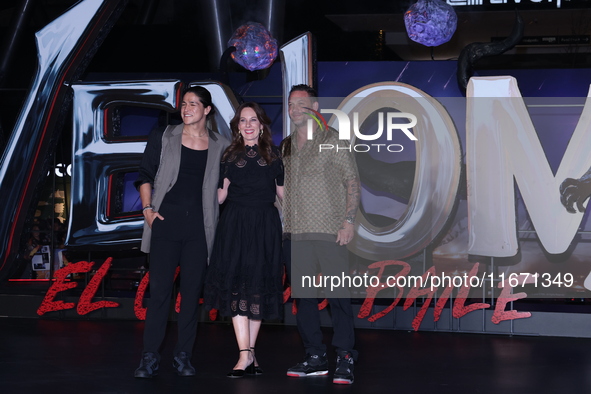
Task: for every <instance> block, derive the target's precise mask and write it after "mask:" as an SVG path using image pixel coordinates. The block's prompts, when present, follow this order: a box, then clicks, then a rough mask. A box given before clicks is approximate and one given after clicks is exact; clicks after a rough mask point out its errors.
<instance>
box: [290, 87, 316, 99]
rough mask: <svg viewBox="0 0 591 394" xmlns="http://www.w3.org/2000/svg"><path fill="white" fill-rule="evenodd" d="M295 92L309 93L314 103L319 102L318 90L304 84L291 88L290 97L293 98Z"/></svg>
mask: <svg viewBox="0 0 591 394" xmlns="http://www.w3.org/2000/svg"><path fill="white" fill-rule="evenodd" d="M293 92H306V93H308V96H310V97H311V98H312V102H316V101H318V100H316V99H317V98H318V93H317V92H316V89H314V88H313V87H311V86H308V85H305V84H303V83H302V84H299V85H293V86H292V87H291V90H290V91H289V95H290V96H291V94H292V93H293Z"/></svg>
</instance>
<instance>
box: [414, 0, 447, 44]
mask: <svg viewBox="0 0 591 394" xmlns="http://www.w3.org/2000/svg"><path fill="white" fill-rule="evenodd" d="M404 25H405V26H406V33H407V34H408V37H409V38H410V39H411V40H413V41H415V42H418V43H419V44H423V45H426V46H428V47H436V46H438V45H441V44H444V43H446V42H448V41H449V40H450V39H451V37H452V36H453V35H454V32H455V31H456V27H457V25H458V16H457V15H456V11H455V10H454V9H453V7H452V6H451V5H449V4H447V3H446V2H445V1H443V0H419V1H417V2H416V3H414V4H413V5H411V6H410V8H409V9H408V11H406V13H405V14H404Z"/></svg>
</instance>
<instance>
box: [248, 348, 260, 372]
mask: <svg viewBox="0 0 591 394" xmlns="http://www.w3.org/2000/svg"><path fill="white" fill-rule="evenodd" d="M250 352H251V353H252V364H250V366H249V370H248V371H246V372H247V373H249V374H251V375H262V374H263V370H262V368H261V367H260V366H259V365H254V364H255V363H256V357H255V355H254V348H253V347H251V348H250Z"/></svg>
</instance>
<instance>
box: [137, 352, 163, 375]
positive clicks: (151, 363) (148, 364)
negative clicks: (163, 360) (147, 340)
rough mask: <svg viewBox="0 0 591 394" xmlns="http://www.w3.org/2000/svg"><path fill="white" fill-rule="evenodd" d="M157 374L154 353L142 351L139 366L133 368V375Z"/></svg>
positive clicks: (156, 362)
mask: <svg viewBox="0 0 591 394" xmlns="http://www.w3.org/2000/svg"><path fill="white" fill-rule="evenodd" d="M156 375H158V358H156V355H155V354H154V353H150V352H148V353H144V354H143V355H142V361H140V366H139V367H138V368H137V369H136V370H135V373H134V375H133V376H135V377H136V378H151V377H153V376H156Z"/></svg>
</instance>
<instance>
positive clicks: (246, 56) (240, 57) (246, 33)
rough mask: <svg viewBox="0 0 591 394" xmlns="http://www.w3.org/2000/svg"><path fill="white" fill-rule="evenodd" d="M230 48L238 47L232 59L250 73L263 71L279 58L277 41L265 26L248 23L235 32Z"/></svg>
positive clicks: (229, 43) (229, 44)
mask: <svg viewBox="0 0 591 394" xmlns="http://www.w3.org/2000/svg"><path fill="white" fill-rule="evenodd" d="M228 46H229V47H230V46H233V47H236V51H234V52H232V59H234V61H235V62H236V63H238V64H240V65H241V66H242V67H244V68H246V69H247V70H249V71H255V70H263V69H265V68H267V67H269V66H271V64H273V61H275V58H276V57H277V40H276V39H274V38H273V37H271V33H269V31H268V30H267V29H265V26H263V25H261V24H260V23H256V22H248V23H246V24H245V25H242V26H240V27H239V28H238V29H236V31H235V32H234V35H233V36H232V38H230V41H228Z"/></svg>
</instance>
